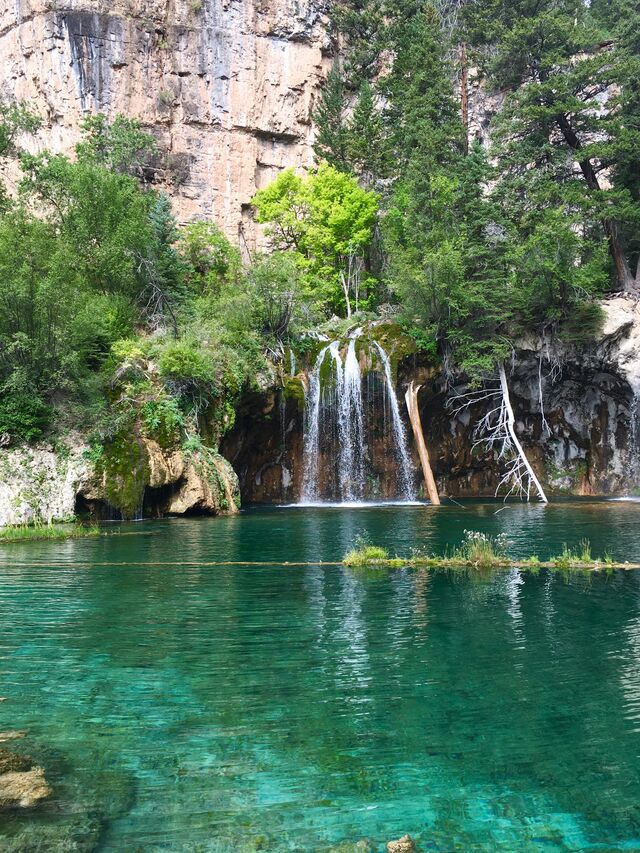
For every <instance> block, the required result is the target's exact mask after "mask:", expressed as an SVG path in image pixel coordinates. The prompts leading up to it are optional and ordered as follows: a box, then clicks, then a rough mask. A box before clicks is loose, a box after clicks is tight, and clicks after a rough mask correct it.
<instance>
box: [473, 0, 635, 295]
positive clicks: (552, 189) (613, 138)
mask: <svg viewBox="0 0 640 853" xmlns="http://www.w3.org/2000/svg"><path fill="white" fill-rule="evenodd" d="M599 16H600V17H599ZM600 18H601V10H600V11H599V12H598V15H595V14H592V13H591V12H590V10H589V7H588V6H587V5H585V4H583V3H582V2H580V0H560V1H559V0H542V2H532V0H516V2H512V0H509V2H507V0H492V2H490V3H486V4H472V5H470V6H469V7H468V9H467V21H468V29H469V32H470V37H471V38H472V39H473V40H474V41H475V43H476V45H479V46H481V47H483V48H487V47H488V48H490V49H489V50H488V51H487V52H486V57H487V58H486V62H485V65H486V70H487V71H488V73H489V75H490V81H491V82H492V83H493V84H494V85H496V86H498V87H500V88H502V89H506V90H508V91H509V92H510V95H509V97H508V100H507V103H506V106H505V108H504V110H503V111H502V114H501V115H500V117H499V121H498V122H497V125H496V131H497V133H496V138H497V141H498V143H499V146H500V148H499V156H500V162H501V168H502V170H503V171H504V174H505V175H506V176H508V177H509V178H510V179H511V180H512V181H514V182H515V183H517V184H518V185H519V192H520V194H521V198H522V199H526V202H527V203H528V205H529V206H530V208H531V209H540V207H541V204H546V205H548V204H549V203H551V200H552V199H554V196H555V201H554V202H553V203H554V204H556V205H560V207H562V208H564V209H565V210H567V211H568V212H570V214H571V215H572V216H573V215H575V214H576V213H577V212H578V211H579V212H580V213H579V216H578V219H579V220H580V221H581V223H582V225H583V227H584V228H585V229H586V230H587V231H590V230H592V229H593V227H594V225H595V223H599V227H600V229H601V230H602V231H603V233H604V234H605V236H606V239H607V241H608V245H609V251H610V255H611V258H612V261H613V267H614V272H615V277H616V281H617V285H618V287H619V288H620V289H622V290H624V291H628V292H631V291H636V290H638V289H639V288H640V281H639V280H638V279H637V278H636V279H634V275H633V273H632V268H631V264H632V262H634V258H633V254H634V252H633V250H630V247H629V245H628V239H627V237H626V234H625V232H627V231H628V230H629V225H630V224H631V223H632V222H633V220H634V219H636V218H637V215H638V214H637V210H636V209H635V208H636V207H637V201H635V200H634V198H633V193H632V191H630V190H629V189H628V187H625V186H624V183H625V179H624V178H622V176H620V179H619V180H618V183H617V185H616V184H615V183H614V185H613V186H610V181H611V176H612V175H614V176H615V174H616V170H617V166H616V159H617V157H618V156H619V154H620V151H621V148H625V149H626V150H627V151H629V150H630V149H629V145H628V142H625V140H628V139H629V133H630V129H631V128H633V127H636V128H637V127H638V119H639V117H640V114H639V113H638V108H637V107H638V104H637V101H635V100H634V98H633V97H632V98H629V97H628V94H627V93H628V92H629V87H630V86H632V85H633V83H632V80H631V79H630V74H629V71H630V69H631V68H632V67H634V64H635V62H636V60H637V57H634V40H633V38H631V39H629V40H628V41H627V42H626V43H625V41H624V39H617V40H613V41H611V40H607V39H605V40H604V41H603V32H602V26H601V20H600ZM614 23H615V22H614ZM617 89H622V94H621V95H619V96H616V94H615V92H616V90H617ZM621 104H624V106H623V107H622V108H621ZM616 152H617V153H616ZM632 159H633V155H632ZM626 171H627V177H628V170H626ZM559 191H561V192H560V194H559Z"/></svg>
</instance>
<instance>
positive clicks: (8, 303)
mask: <svg viewBox="0 0 640 853" xmlns="http://www.w3.org/2000/svg"><path fill="white" fill-rule="evenodd" d="M332 15H333V25H334V30H335V32H334V34H335V36H336V38H335V43H336V45H337V46H339V49H338V47H337V48H336V61H335V64H334V68H333V70H332V72H331V74H330V75H329V78H328V80H327V83H326V86H325V88H324V92H323V94H322V97H321V99H320V102H319V104H318V105H317V106H316V110H315V114H314V117H315V121H316V124H317V130H318V133H317V141H316V154H317V158H318V162H317V167H316V168H315V169H313V170H311V171H310V172H309V173H308V174H307V175H306V176H303V175H300V174H296V173H295V172H294V171H292V170H284V171H283V172H281V173H280V175H279V176H278V177H277V178H276V180H275V181H274V182H273V183H272V184H271V185H270V186H267V187H265V188H264V189H262V190H260V192H258V193H257V195H256V196H255V198H254V199H253V205H254V210H255V215H256V219H257V220H258V222H260V223H263V224H264V226H265V229H266V233H267V235H268V237H269V239H270V240H271V244H272V245H271V249H272V252H271V253H270V254H269V255H263V254H259V253H258V254H254V255H253V256H252V257H248V256H247V255H246V252H245V256H241V252H240V248H239V247H236V246H234V245H232V244H231V243H230V242H229V240H227V239H226V237H225V236H224V235H223V234H222V233H221V232H220V231H219V229H218V228H217V227H216V226H215V225H214V224H213V223H212V222H204V221H202V222H194V223H191V224H188V225H186V226H184V227H182V228H179V227H178V226H177V223H176V221H175V219H174V216H173V213H172V209H171V203H170V200H169V199H168V197H167V196H166V195H164V194H163V193H162V192H161V191H159V190H158V189H157V188H156V187H155V186H154V184H153V168H152V164H153V162H154V158H157V156H158V151H157V144H156V141H155V139H154V138H153V137H152V136H150V135H149V134H147V133H146V132H145V131H144V129H143V128H142V127H141V125H140V124H139V123H138V122H137V120H135V119H134V118H131V117H122V116H119V117H117V118H116V119H115V120H113V121H112V122H109V121H108V120H107V119H106V118H105V117H104V116H101V115H97V116H93V117H90V118H88V119H87V120H86V121H85V124H84V136H83V139H82V141H81V142H80V143H79V144H78V145H77V146H76V150H75V152H74V156H73V157H66V156H63V155H53V154H51V153H49V152H44V153H41V154H38V155H29V154H25V153H22V154H21V153H20V151H19V150H18V149H17V143H18V141H19V139H20V137H21V134H28V133H32V132H34V131H35V130H37V127H38V122H39V119H38V117H37V116H35V115H33V114H32V113H31V111H30V110H29V107H28V105H24V104H4V105H2V107H1V108H0V156H2V157H5V158H6V157H19V158H20V163H21V168H22V176H23V177H22V180H21V182H20V185H19V192H18V193H17V195H16V196H15V197H10V196H9V194H8V193H3V194H2V197H1V199H0V202H1V205H0V208H1V209H0V276H1V278H2V282H3V287H2V289H1V291H0V436H2V442H3V443H7V441H22V440H24V441H32V440H34V439H37V438H39V437H41V436H43V435H44V434H46V433H47V432H49V433H51V432H52V431H54V432H55V431H58V432H59V431H64V430H65V429H67V428H69V427H70V426H71V425H73V426H74V427H79V428H80V429H81V430H82V431H84V432H85V434H89V435H90V436H91V438H90V443H91V446H92V453H93V454H94V455H95V460H96V463H97V464H98V466H100V465H102V466H103V468H104V470H105V471H107V470H108V469H109V466H110V465H112V464H113V465H116V467H117V466H118V465H120V466H125V467H126V468H127V472H128V473H127V476H128V477H129V479H131V471H138V470H139V469H140V472H141V476H140V478H138V479H139V480H140V482H139V483H138V481H137V480H136V478H135V477H134V478H133V479H134V480H135V482H132V483H131V484H130V485H131V495H130V498H131V501H129V503H132V502H134V501H137V500H139V495H138V494H137V492H138V491H139V490H140V488H144V486H143V485H142V486H141V485H140V484H141V483H144V481H145V476H144V472H143V471H142V468H143V467H144V462H143V460H142V457H140V459H141V461H140V464H139V465H138V463H136V462H135V459H137V458H138V455H139V454H138V453H137V450H136V448H137V447H138V448H139V446H140V441H141V440H143V439H145V438H152V439H153V440H154V441H157V442H158V444H159V445H160V446H161V447H164V448H168V449H172V448H178V447H181V446H183V445H185V444H188V443H189V441H192V440H193V439H194V438H196V439H197V440H199V441H204V443H205V445H206V446H207V447H209V448H212V449H215V448H216V447H217V445H218V442H219V440H220V438H221V436H222V435H223V434H224V432H225V431H226V430H228V429H229V428H230V427H231V426H232V424H233V421H234V404H235V402H236V400H237V399H238V397H239V395H240V394H241V393H243V392H244V391H246V390H249V389H254V390H259V389H260V387H261V386H264V385H266V384H273V382H274V379H275V377H276V374H277V371H278V368H277V365H278V364H279V363H281V362H282V361H283V358H284V356H285V353H286V351H287V347H288V348H289V352H291V351H296V352H297V353H298V354H304V353H309V352H310V347H311V348H312V347H313V346H314V339H313V338H312V337H311V338H310V337H309V336H308V335H307V336H306V337H305V331H309V330H311V329H314V328H317V327H318V326H320V325H321V324H322V323H323V322H325V321H327V320H328V319H329V318H332V317H334V316H335V315H336V314H337V315H340V316H341V317H345V318H346V323H347V325H350V324H351V320H352V316H353V315H356V317H357V319H358V322H361V321H362V320H363V319H366V318H367V317H368V316H376V314H380V313H382V314H384V315H385V316H390V315H391V316H394V317H395V318H396V319H398V320H400V322H401V323H402V324H403V327H404V329H405V330H406V331H407V332H408V333H409V334H410V335H412V336H413V337H414V340H415V341H416V345H417V346H418V347H419V348H420V349H424V350H426V351H427V352H429V354H430V355H433V354H435V353H437V354H438V355H439V356H440V357H441V358H442V362H443V364H444V366H445V367H446V371H445V373H446V374H447V379H450V378H451V376H452V375H453V374H454V373H456V372H457V373H458V374H460V373H462V374H463V375H466V377H467V379H468V380H469V381H470V382H471V383H472V384H473V383H475V385H476V387H483V383H485V386H484V387H485V388H486V383H487V381H489V382H491V381H493V382H494V384H495V383H499V385H500V387H501V389H502V390H501V393H502V395H503V400H502V404H501V405H502V407H503V409H504V411H506V412H507V413H508V412H509V411H510V402H509V399H508V396H509V392H508V385H507V382H506V378H505V367H504V364H505V360H506V358H507V356H508V355H509V353H510V351H511V350H512V348H513V345H514V341H516V340H518V339H519V338H520V337H522V335H523V334H525V333H534V334H535V335H539V336H543V337H545V338H546V339H547V340H549V339H551V338H553V337H559V338H563V339H565V340H569V341H572V342H575V341H579V340H585V339H589V338H590V337H591V336H592V335H593V334H594V332H595V330H596V329H597V327H598V323H599V321H600V310H599V305H598V297H599V296H600V295H601V294H603V293H604V292H606V291H608V290H623V291H627V292H636V291H638V290H639V289H640V278H639V276H638V273H637V269H638V257H639V253H640V241H639V239H638V233H640V228H639V225H640V187H639V184H638V177H637V176H638V173H639V171H640V170H639V169H638V166H639V165H640V164H639V162H638V156H639V155H638V150H639V146H638V142H639V139H640V137H639V134H640V130H639V128H638V120H639V118H640V99H639V98H638V85H637V80H638V70H639V65H638V63H639V60H638V50H637V47H638V45H637V31H638V27H637V26H636V24H637V22H638V15H637V10H636V9H635V7H634V6H633V5H632V4H628V3H626V0H615V2H614V3H609V4H603V3H595V2H594V3H592V4H589V5H585V4H582V3H575V2H565V0H542V2H541V3H536V4H534V5H531V4H530V2H529V0H518V2H517V3H516V4H515V5H514V4H512V3H508V4H506V3H503V2H501V0H495V2H491V3H483V4H471V3H469V4H465V3H437V4H433V3H431V2H421V0H417V2H416V0H400V2H396V3H393V4H387V3H386V2H384V0H364V2H363V3H358V4H354V3H353V2H351V0H338V2H336V3H335V4H334V5H333V11H332ZM471 77H472V78H473V80H474V81H475V83H474V85H475V86H476V90H475V91H476V96H477V92H478V91H479V90H478V89H477V87H478V85H480V84H479V83H478V81H479V80H482V83H481V85H482V86H483V87H484V91H489V90H491V89H493V90H495V91H499V92H500V93H501V96H500V98H499V99H498V100H500V101H501V102H502V103H501V106H500V109H498V110H497V114H496V115H495V116H494V118H493V121H492V124H491V128H490V137H491V140H492V143H491V148H489V149H488V148H487V147H486V145H485V142H486V140H485V139H482V140H481V139H471V138H470V136H471V131H470V125H469V96H470V87H471V83H470V79H471ZM245 248H246V247H245ZM334 322H335V321H334ZM274 365H275V367H274ZM503 378H504V381H501V380H502V379H503ZM499 380H500V382H499ZM474 400H476V402H477V399H476V398H474ZM500 423H502V422H500ZM500 423H494V424H491V423H489V422H487V428H488V430H489V433H490V436H489V437H490V440H492V441H495V440H496V438H495V436H496V435H498V433H500V429H501V426H500ZM496 430H497V432H496ZM500 435H501V433H500ZM505 436H506V433H505ZM503 440H504V441H506V442H507V443H508V442H509V438H508V436H507V437H503ZM123 442H124V443H125V444H127V445H128V446H127V448H126V452H125V448H124V447H123V446H122V445H123ZM512 445H513V446H510V447H507V448H506V449H507V450H508V451H509V452H510V453H511V452H515V453H516V455H517V453H518V452H519V451H518V447H517V441H516V442H515V443H514V442H513V441H512ZM505 447H506V445H505ZM505 447H503V450H504V449H505ZM114 460H115V461H114ZM523 465H524V468H525V469H526V467H527V466H526V460H524V457H523ZM529 474H530V472H529ZM527 476H529V475H527ZM534 480H535V478H534ZM534 485H535V483H534ZM538 491H539V492H540V495H541V497H544V495H543V493H542V490H541V489H538ZM134 493H135V494H134Z"/></svg>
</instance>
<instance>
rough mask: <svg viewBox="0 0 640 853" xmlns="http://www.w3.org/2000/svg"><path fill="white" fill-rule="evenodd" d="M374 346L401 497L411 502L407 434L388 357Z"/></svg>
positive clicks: (412, 497)
mask: <svg viewBox="0 0 640 853" xmlns="http://www.w3.org/2000/svg"><path fill="white" fill-rule="evenodd" d="M374 345H375V347H376V349H377V350H378V355H379V356H380V361H381V362H382V367H383V369H384V378H385V388H386V392H387V398H388V400H389V406H390V408H391V424H392V428H393V435H394V439H395V449H396V456H397V459H398V463H399V465H400V476H399V478H398V479H399V481H400V486H401V488H402V496H403V497H404V498H405V500H408V501H409V500H413V499H414V498H415V488H414V484H413V474H412V466H411V457H410V456H409V447H408V445H407V433H406V430H405V428H404V424H403V423H402V418H401V417H400V407H399V406H398V398H397V397H396V389H395V387H394V385H393V377H392V375H391V362H390V361H389V356H388V355H387V354H386V352H385V351H384V350H383V348H382V347H381V346H380V344H379V343H378V341H374Z"/></svg>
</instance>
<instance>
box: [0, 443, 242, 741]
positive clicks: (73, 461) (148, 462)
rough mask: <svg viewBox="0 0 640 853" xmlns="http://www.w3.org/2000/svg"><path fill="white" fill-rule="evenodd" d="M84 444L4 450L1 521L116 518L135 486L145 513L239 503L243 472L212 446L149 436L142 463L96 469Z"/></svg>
mask: <svg viewBox="0 0 640 853" xmlns="http://www.w3.org/2000/svg"><path fill="white" fill-rule="evenodd" d="M133 441H134V439H133V438H132V442H133ZM135 449H136V451H138V446H137V445H136V448H135ZM87 451H88V448H87V446H86V444H85V443H84V441H83V439H82V438H81V437H80V436H73V437H71V438H70V439H69V441H68V442H67V443H65V444H64V445H61V446H59V447H58V448H56V449H55V450H54V448H53V447H51V446H48V447H47V446H34V447H18V448H14V449H4V450H0V526H3V525H9V524H30V523H33V522H46V523H48V522H52V521H65V520H70V519H72V518H73V517H74V515H75V514H76V512H77V511H80V512H89V513H90V514H91V515H93V516H95V517H97V518H117V517H119V515H120V514H121V513H120V512H119V511H118V508H119V507H126V508H128V504H127V500H128V499H129V498H130V493H131V491H132V489H135V490H137V492H136V493H137V495H138V497H137V498H136V500H135V501H133V503H132V506H134V505H135V506H134V509H135V514H136V515H140V517H142V516H143V515H144V517H149V516H151V517H153V516H162V515H185V514H196V513H197V514H207V515H218V514H223V513H233V512H237V511H238V508H239V506H240V490H239V485H238V478H237V477H236V474H235V472H234V470H233V468H232V467H231V465H230V464H229V462H227V460H226V459H223V458H222V457H221V456H220V455H219V454H217V453H215V452H214V451H212V450H208V449H206V450H205V449H202V450H201V451H198V452H195V453H185V452H184V451H182V450H180V449H174V450H163V449H162V448H161V447H160V445H159V444H157V443H156V442H154V441H151V440H150V439H146V440H144V441H143V442H142V447H141V448H140V461H141V462H142V464H138V461H137V462H136V465H135V468H133V467H132V466H131V465H130V463H129V459H125V460H124V463H123V461H122V460H118V461H119V464H118V465H117V466H116V467H115V469H114V468H110V467H105V466H103V467H102V468H100V469H99V470H98V467H97V466H96V465H95V464H94V463H91V462H90V461H89V459H88V454H87ZM137 458H138V457H137ZM123 514H124V515H125V517H127V516H131V515H133V514H134V513H133V512H129V511H126V510H125V512H124V513H123ZM1 739H2V738H1V737H0V740H1Z"/></svg>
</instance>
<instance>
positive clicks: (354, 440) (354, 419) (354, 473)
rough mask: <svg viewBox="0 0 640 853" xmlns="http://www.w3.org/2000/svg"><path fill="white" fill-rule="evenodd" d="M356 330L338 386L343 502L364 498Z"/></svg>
mask: <svg viewBox="0 0 640 853" xmlns="http://www.w3.org/2000/svg"><path fill="white" fill-rule="evenodd" d="M361 334H362V330H361V329H357V330H356V331H355V332H354V333H353V335H352V337H351V340H350V341H349V346H348V348H347V357H346V359H345V363H344V372H343V373H342V374H341V379H342V387H340V384H339V385H338V412H339V417H338V424H339V438H340V492H341V495H340V496H341V498H342V500H343V501H355V500H362V498H363V497H364V485H365V483H364V458H363V455H364V452H365V436H364V424H363V417H362V374H361V373H360V362H359V361H358V357H357V355H356V338H358V337H359V336H360V335H361Z"/></svg>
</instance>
